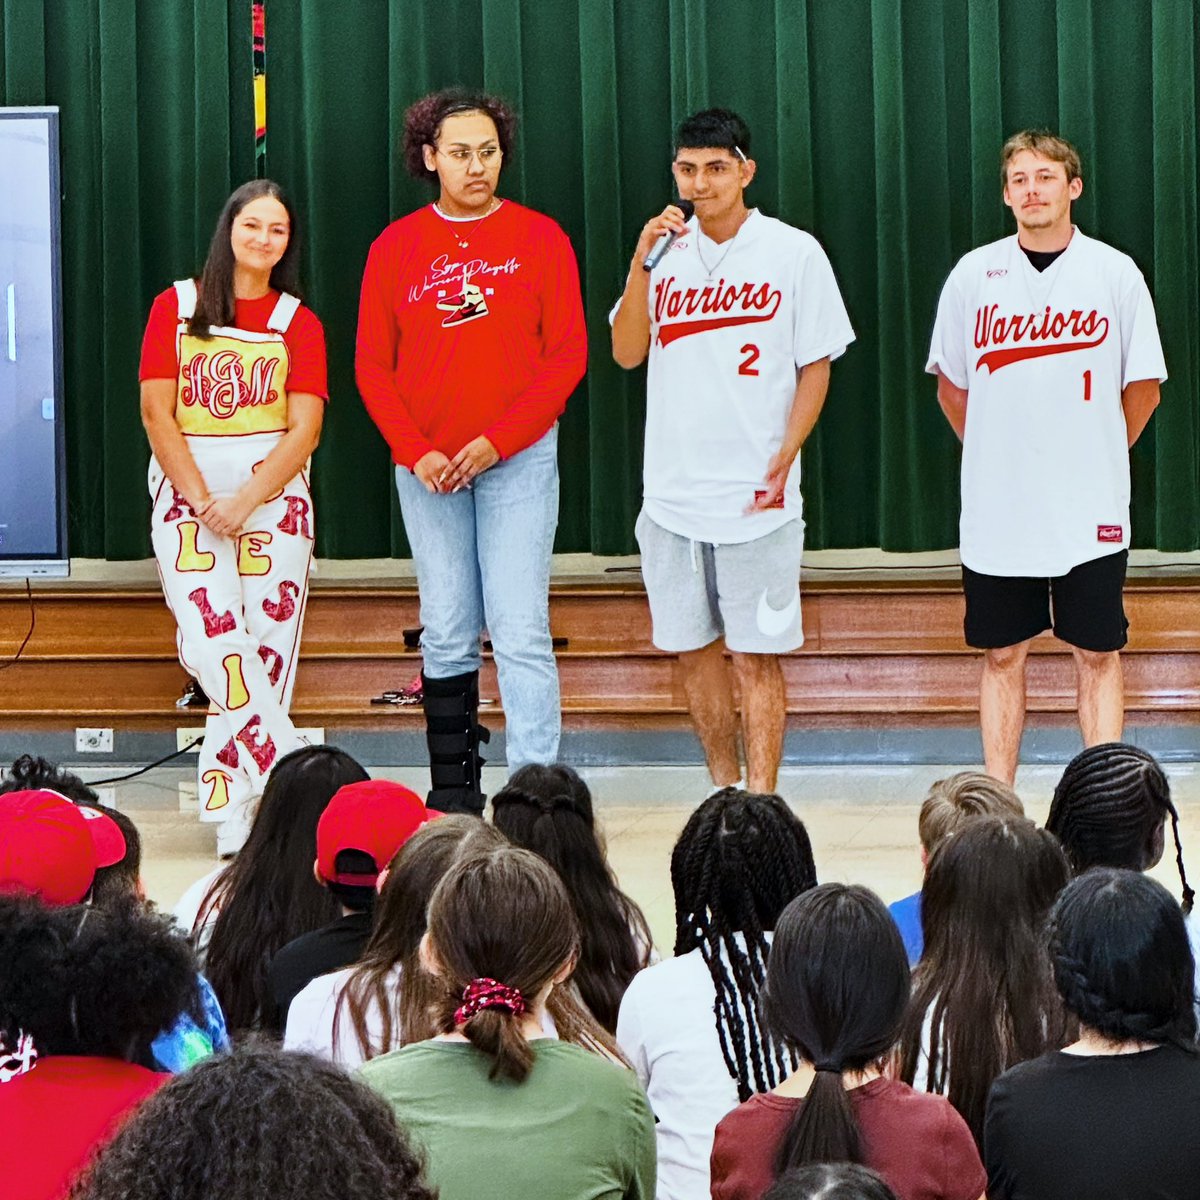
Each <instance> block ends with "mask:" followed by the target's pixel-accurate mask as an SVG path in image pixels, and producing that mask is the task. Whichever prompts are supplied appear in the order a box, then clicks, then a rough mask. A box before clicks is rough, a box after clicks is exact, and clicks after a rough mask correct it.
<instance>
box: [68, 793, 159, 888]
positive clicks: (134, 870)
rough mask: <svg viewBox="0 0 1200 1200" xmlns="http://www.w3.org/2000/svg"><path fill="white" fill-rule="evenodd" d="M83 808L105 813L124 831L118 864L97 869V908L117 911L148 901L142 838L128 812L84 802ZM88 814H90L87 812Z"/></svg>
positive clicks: (94, 886) (95, 885) (95, 886)
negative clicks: (145, 888) (144, 876)
mask: <svg viewBox="0 0 1200 1200" xmlns="http://www.w3.org/2000/svg"><path fill="white" fill-rule="evenodd" d="M79 806H80V808H82V809H85V810H87V809H95V810H96V811H97V812H101V813H103V814H104V815H105V816H106V817H108V819H109V820H110V821H112V823H113V824H114V825H116V827H117V828H118V829H119V830H120V831H121V836H122V837H123V838H124V839H125V853H124V854H123V855H122V856H121V857H120V858H119V859H118V860H117V861H116V862H114V863H111V864H109V865H108V866H106V867H97V868H96V877H95V879H94V880H93V882H92V903H93V904H94V905H95V906H96V907H97V908H117V907H120V906H122V905H128V904H141V903H143V901H144V894H143V889H142V835H141V834H140V833H139V832H138V827H137V826H136V825H135V824H134V823H133V820H132V819H131V818H130V817H129V815H128V814H127V813H123V812H121V810H120V809H119V808H109V807H108V806H107V805H104V804H84V803H82V802H81V803H80V805H79ZM85 815H86V813H85Z"/></svg>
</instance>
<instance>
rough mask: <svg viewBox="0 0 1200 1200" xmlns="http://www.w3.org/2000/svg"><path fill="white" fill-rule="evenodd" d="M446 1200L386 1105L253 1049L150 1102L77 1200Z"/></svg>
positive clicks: (308, 1063) (345, 1081)
mask: <svg viewBox="0 0 1200 1200" xmlns="http://www.w3.org/2000/svg"><path fill="white" fill-rule="evenodd" d="M117 1197H119V1198H120V1200H299V1198H303V1200H437V1197H436V1194H435V1193H434V1192H433V1191H432V1190H431V1189H430V1188H429V1187H427V1186H426V1184H425V1181H424V1178H423V1176H422V1172H421V1161H420V1158H419V1157H418V1155H416V1154H415V1153H414V1152H413V1150H412V1148H411V1146H410V1145H409V1143H408V1141H407V1139H406V1138H405V1136H404V1135H403V1134H402V1133H401V1132H400V1130H399V1129H398V1128H397V1126H396V1122H395V1120H394V1119H393V1117H392V1114H391V1112H390V1110H389V1109H388V1107H387V1105H386V1104H384V1103H383V1101H382V1100H380V1098H379V1097H378V1096H377V1095H376V1094H375V1093H374V1092H373V1091H372V1090H371V1089H370V1088H368V1087H366V1086H364V1085H363V1084H362V1083H359V1082H358V1081H357V1080H354V1079H351V1078H349V1077H348V1076H347V1075H346V1074H345V1073H344V1072H342V1071H340V1070H338V1069H337V1068H335V1067H332V1066H330V1065H329V1064H327V1063H322V1062H319V1061H318V1060H316V1059H314V1058H310V1057H308V1056H307V1055H301V1054H282V1053H280V1052H279V1051H276V1050H268V1049H266V1048H263V1047H253V1048H245V1049H241V1050H238V1051H237V1052H236V1053H234V1054H232V1055H226V1056H222V1057H220V1058H214V1059H212V1060H211V1061H209V1062H206V1063H202V1064H201V1065H200V1066H198V1067H196V1068H195V1069H194V1070H192V1071H189V1072H188V1073H187V1074H186V1075H181V1076H179V1077H178V1078H176V1079H173V1080H172V1081H171V1082H170V1083H169V1084H167V1086H166V1087H164V1088H162V1089H161V1090H160V1091H159V1092H158V1093H157V1094H156V1095H155V1096H153V1097H152V1098H151V1099H150V1100H148V1101H147V1102H146V1104H145V1105H144V1106H143V1107H142V1108H141V1110H140V1111H139V1112H138V1113H137V1115H136V1116H135V1117H134V1118H133V1119H132V1120H131V1121H130V1122H129V1123H128V1124H127V1125H126V1126H125V1128H124V1129H123V1130H122V1131H121V1132H120V1134H118V1135H117V1137H116V1138H115V1140H114V1141H113V1142H112V1143H111V1144H110V1145H109V1146H108V1147H107V1148H106V1149H105V1150H104V1152H103V1153H102V1154H101V1155H100V1156H99V1158H98V1159H97V1161H96V1162H95V1164H94V1165H93V1166H92V1168H91V1169H90V1170H89V1171H88V1172H87V1174H85V1175H84V1176H83V1178H82V1179H81V1180H80V1181H79V1184H78V1185H77V1187H76V1188H75V1190H74V1192H73V1193H72V1200H117Z"/></svg>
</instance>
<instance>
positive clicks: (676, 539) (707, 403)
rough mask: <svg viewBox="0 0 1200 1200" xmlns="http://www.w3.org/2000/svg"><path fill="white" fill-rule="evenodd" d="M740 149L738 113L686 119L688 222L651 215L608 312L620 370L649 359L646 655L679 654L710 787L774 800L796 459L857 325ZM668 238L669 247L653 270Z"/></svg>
mask: <svg viewBox="0 0 1200 1200" xmlns="http://www.w3.org/2000/svg"><path fill="white" fill-rule="evenodd" d="M749 152H750V134H749V131H748V130H747V128H746V123H745V122H744V121H743V120H742V119H741V117H739V116H738V115H737V114H736V113H732V112H730V111H728V110H727V109H709V110H707V111H705V112H701V113H697V114H696V115H695V116H692V117H689V118H688V119H687V120H686V121H684V122H683V124H682V125H681V126H680V128H679V131H678V134H677V136H676V138H675V160H674V163H673V164H672V170H673V172H674V175H675V183H676V186H677V187H678V189H679V195H680V197H681V199H683V200H689V201H691V202H692V203H693V204H694V205H695V215H694V216H693V217H692V218H691V219H690V220H687V221H685V220H684V215H683V213H682V211H681V210H680V209H679V208H678V207H676V206H675V205H668V206H667V207H666V208H665V209H664V210H663V211H662V212H661V213H660V214H659V215H658V216H656V217H653V218H652V219H651V220H650V221H648V222H647V224H646V226H645V228H644V229H643V230H642V234H641V237H640V238H639V239H638V243H637V248H636V250H635V251H634V255H633V262H632V263H631V264H630V268H629V278H628V280H627V281H626V284H625V291H624V293H623V294H622V296H621V299H620V300H619V301H618V302H617V305H616V307H615V308H614V309H613V311H612V313H611V314H610V319H611V321H612V340H613V357H614V358H615V359H616V361H617V362H618V363H620V365H621V366H623V367H626V368H632V367H636V366H638V365H639V364H641V363H642V362H644V361H645V360H646V357H647V355H648V356H649V359H650V364H649V371H648V374H647V381H646V450H645V476H644V502H643V506H642V512H641V514H640V516H639V517H638V524H637V537H638V544H639V546H640V547H641V551H642V574H643V577H644V579H645V582H646V592H647V595H648V597H649V600H650V615H651V618H652V621H653V626H654V633H653V637H654V644H655V645H656V646H658V647H659V649H662V650H667V651H671V652H673V653H675V654H678V656H679V664H680V669H681V674H682V679H683V685H684V690H685V693H686V696H687V701H688V708H689V710H690V712H691V715H692V720H693V723H694V724H695V727H696V732H697V734H698V735H699V737H700V741H701V744H702V745H703V747H704V755H705V759H706V761H707V763H708V769H709V773H710V774H711V776H712V780H713V783H714V784H715V785H716V786H717V787H727V786H730V785H733V784H738V785H740V786H748V787H749V789H750V790H751V791H754V792H773V791H774V790H775V783H776V776H777V774H778V771H779V761H780V758H781V756H782V753H783V732H784V725H785V722H786V714H787V697H786V694H785V689H784V681H783V672H782V669H781V667H780V663H779V657H778V656H779V655H780V654H785V653H787V652H789V651H792V650H795V649H796V648H797V647H798V646H800V645H801V644H802V643H803V641H804V634H803V630H802V627H801V621H800V592H799V585H800V557H801V552H802V550H803V544H804V521H803V519H802V516H801V502H800V466H799V461H798V455H799V453H800V447H801V446H802V445H803V444H804V440H805V438H807V437H808V435H809V433H810V432H811V431H812V428H813V426H814V425H815V424H816V420H817V417H818V415H819V414H820V412H821V406H822V405H823V404H824V402H825V393H826V390H827V389H828V386H829V363H830V360H831V359H834V358H837V357H838V355H840V354H841V353H842V352H843V351H844V350H845V349H846V347H847V345H849V343H850V342H851V341H853V340H854V331H853V330H852V329H851V327H850V321H849V318H848V317H847V315H846V309H845V306H844V305H843V303H842V298H841V295H840V293H839V291H838V287H837V281H836V280H835V279H834V276H833V270H832V268H831V267H830V265H829V260H828V259H827V258H826V257H825V253H824V251H823V250H822V249H821V247H820V245H819V244H818V243H817V242H816V240H815V239H814V238H813V237H811V236H810V235H809V234H807V233H805V232H803V231H802V230H799V229H795V228H793V227H792V226H790V225H785V224H784V223H783V222H782V221H777V220H775V219H774V218H773V217H767V216H764V215H763V214H762V213H760V212H759V211H758V210H757V209H750V208H747V207H746V202H745V198H744V192H745V189H746V187H747V186H748V185H749V184H750V182H751V180H753V178H754V170H755V164H754V160H753V159H751V158H750V153H749ZM665 233H674V234H676V235H677V240H676V241H675V243H674V245H673V246H672V247H671V249H670V251H669V252H668V253H667V254H665V255H664V256H663V258H662V259H661V261H660V262H659V263H658V265H657V266H655V267H654V269H653V270H652V271H646V270H645V269H644V263H645V259H646V256H647V254H649V253H650V251H651V249H652V248H653V247H654V245H655V243H656V242H657V241H658V240H659V238H660V237H661V236H663V235H664V234H665ZM726 649H728V650H729V652H730V654H731V657H732V662H733V673H734V674H736V677H737V684H738V689H739V691H740V693H741V722H740V730H739V721H738V714H737V710H736V708H735V706H734V700H733V677H732V676H731V673H730V670H729V667H728V665H727V664H726V661H725V651H726ZM739 732H740V735H741V737H740V739H739ZM739 740H740V741H741V743H742V744H743V745H744V748H745V757H746V773H745V774H744V775H743V773H742V766H741V759H740V753H739Z"/></svg>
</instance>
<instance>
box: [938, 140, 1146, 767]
mask: <svg viewBox="0 0 1200 1200" xmlns="http://www.w3.org/2000/svg"><path fill="white" fill-rule="evenodd" d="M1001 170H1002V177H1003V181H1004V203H1005V204H1007V205H1008V206H1009V208H1011V209H1012V211H1013V216H1014V217H1015V218H1016V222H1017V232H1016V234H1015V235H1013V236H1010V237H1007V238H1003V239H1001V240H1000V241H998V242H993V243H991V244H990V245H987V246H981V247H980V248H978V249H976V250H972V251H971V253H969V254H967V255H966V256H965V257H964V258H962V259H961V260H960V261H959V263H958V265H957V266H956V267H955V268H954V270H953V271H952V272H951V274H950V278H949V279H948V280H947V281H946V285H945V287H944V288H943V290H942V297H941V301H940V303H939V304H938V313H937V323H936V325H935V327H934V331H933V344H932V346H931V347H930V351H929V363H928V366H927V367H926V370H928V371H929V372H930V374H935V375H937V377H938V402H939V403H940V404H941V406H942V409H943V411H944V412H945V414H946V417H947V419H948V420H949V422H950V424H951V425H952V426H953V428H954V432H955V433H957V434H958V436H959V438H960V439H961V440H962V443H963V460H962V522H961V531H960V553H961V556H962V563H963V590H964V592H965V593H966V602H967V615H966V622H965V626H964V630H965V634H966V640H967V643H968V645H971V646H975V647H978V648H980V649H982V650H983V651H984V666H983V680H982V683H981V685H980V696H979V715H980V724H981V726H982V731H983V751H984V760H985V763H986V766H987V770H988V773H989V774H991V775H994V776H995V777H996V778H997V779H1002V780H1004V781H1005V782H1007V783H1012V781H1013V777H1014V775H1015V774H1016V769H1017V758H1018V755H1019V751H1020V747H1021V730H1022V727H1023V725H1024V722H1025V660H1026V656H1027V655H1028V653H1029V644H1030V641H1031V640H1032V639H1033V638H1034V637H1035V636H1036V635H1037V634H1039V633H1041V632H1042V631H1043V630H1046V629H1050V628H1053V630H1054V634H1055V636H1056V637H1058V638H1060V639H1062V640H1063V641H1064V642H1067V643H1068V644H1069V645H1070V646H1071V648H1072V651H1073V653H1074V657H1075V671H1076V679H1077V686H1078V708H1079V724H1080V728H1081V729H1082V731H1083V738H1084V742H1085V743H1086V744H1087V745H1089V746H1093V745H1097V744H1098V743H1101V742H1117V741H1120V740H1121V729H1122V725H1123V723H1124V687H1123V682H1122V676H1121V661H1120V658H1119V656H1118V651H1119V650H1120V649H1121V647H1122V646H1124V645H1125V641H1126V630H1127V628H1128V622H1127V621H1126V619H1125V611H1124V608H1123V605H1122V601H1121V591H1122V588H1123V586H1124V582H1125V567H1126V563H1127V560H1128V557H1129V551H1128V546H1129V448H1130V446H1132V445H1133V443H1134V442H1135V441H1137V439H1138V436H1139V434H1141V432H1142V430H1143V429H1144V428H1145V427H1146V423H1147V421H1149V419H1150V415H1151V413H1153V411H1154V409H1155V406H1156V405H1157V404H1158V399H1159V384H1160V383H1161V382H1162V381H1163V380H1164V379H1166V377H1167V372H1166V367H1165V366H1164V364H1163V353H1162V346H1161V344H1160V343H1159V338H1158V328H1157V325H1156V324H1155V317H1154V305H1153V302H1152V301H1151V299H1150V292H1149V291H1148V289H1147V288H1146V283H1145V280H1144V279H1143V278H1142V275H1141V272H1140V271H1139V270H1138V268H1137V266H1136V265H1135V264H1134V262H1133V260H1132V259H1130V258H1129V257H1128V256H1127V255H1125V254H1122V253H1121V252H1120V251H1119V250H1114V249H1113V248H1112V247H1111V246H1106V245H1105V244H1104V243H1103V242H1098V241H1094V240H1093V239H1092V238H1089V237H1085V236H1084V234H1083V233H1082V232H1081V231H1080V230H1079V229H1078V228H1076V227H1075V226H1074V225H1073V224H1072V223H1071V202H1072V201H1074V200H1078V199H1079V196H1080V195H1081V193H1082V192H1083V179H1082V177H1081V174H1080V171H1081V168H1080V162H1079V153H1078V151H1076V149H1075V147H1074V146H1072V145H1071V144H1070V143H1069V142H1067V141H1064V140H1063V139H1062V138H1060V137H1057V136H1056V135H1054V134H1052V133H1047V132H1045V131H1038V130H1025V131H1023V132H1021V133H1017V134H1014V135H1013V136H1012V137H1010V138H1009V139H1008V141H1007V142H1005V143H1004V148H1003V150H1002V152H1001Z"/></svg>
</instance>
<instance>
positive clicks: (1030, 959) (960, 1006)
mask: <svg viewBox="0 0 1200 1200" xmlns="http://www.w3.org/2000/svg"><path fill="white" fill-rule="evenodd" d="M1069 876H1070V871H1069V869H1068V866H1067V861H1066V859H1065V857H1064V856H1063V853H1062V850H1061V849H1060V847H1059V845H1058V843H1057V841H1056V840H1055V839H1054V837H1053V836H1052V835H1051V834H1049V833H1047V832H1046V831H1045V830H1044V829H1038V828H1037V826H1036V825H1034V823H1033V822H1032V821H1029V820H1027V819H1026V818H1024V817H977V818H976V819H974V820H973V821H970V822H969V823H968V824H966V825H965V826H964V827H963V828H962V829H960V830H959V831H958V832H957V833H954V834H951V835H950V836H949V837H948V838H946V840H945V841H944V842H942V844H941V845H940V846H938V848H937V849H936V850H935V851H934V853H933V857H932V858H931V859H930V860H929V869H928V871H927V873H926V875H925V885H924V887H923V888H922V890H921V924H922V927H923V928H924V931H925V951H924V954H923V955H922V956H921V961H920V962H919V963H918V964H917V968H916V970H915V972H914V975H913V999H912V1004H911V1005H910V1007H909V1012H908V1017H907V1019H906V1021H905V1026H904V1037H903V1041H902V1044H901V1075H902V1076H903V1078H905V1079H907V1080H910V1081H911V1080H912V1079H913V1077H914V1075H915V1072H916V1069H917V1064H918V1062H919V1060H920V1057H921V1054H922V1042H923V1040H924V1039H923V1030H924V1029H925V1028H926V1027H928V1031H929V1032H928V1046H927V1049H928V1056H929V1057H928V1085H927V1086H928V1089H929V1090H930V1091H932V1092H944V1093H945V1094H946V1095H947V1096H948V1097H949V1100H950V1102H951V1104H953V1105H954V1107H955V1108H956V1109H958V1111H959V1112H960V1113H961V1114H962V1117H963V1119H964V1120H965V1121H966V1122H967V1124H968V1125H969V1126H970V1127H971V1131H972V1133H974V1134H975V1137H976V1140H977V1141H978V1140H980V1139H981V1138H982V1133H983V1117H984V1111H985V1109H986V1106H987V1094H988V1091H989V1089H990V1088H991V1085H992V1083H993V1081H994V1080H995V1078H996V1076H997V1075H999V1074H1000V1072H1002V1071H1005V1070H1007V1069H1008V1068H1009V1067H1011V1066H1012V1065H1014V1064H1015V1063H1018V1062H1021V1061H1022V1060H1023V1059H1027V1058H1033V1057H1035V1056H1037V1055H1039V1054H1042V1053H1044V1052H1045V1051H1046V1050H1047V1049H1049V1048H1051V1046H1052V1045H1053V1044H1056V1043H1055V1040H1054V1039H1055V1038H1056V1037H1057V1036H1058V1034H1059V1033H1060V1032H1061V1029H1062V1014H1061V1007H1060V1005H1059V1003H1058V998H1057V996H1056V995H1055V993H1054V988H1053V986H1052V984H1051V980H1050V972H1049V963H1048V961H1047V958H1046V953H1045V946H1044V942H1043V939H1042V927H1043V924H1044V922H1045V918H1046V914H1047V912H1048V911H1049V909H1050V906H1051V905H1052V904H1053V903H1054V899H1055V897H1056V896H1057V895H1058V893H1059V892H1060V891H1061V890H1062V888H1063V887H1064V886H1065V884H1066V882H1067V879H1068V878H1069Z"/></svg>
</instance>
